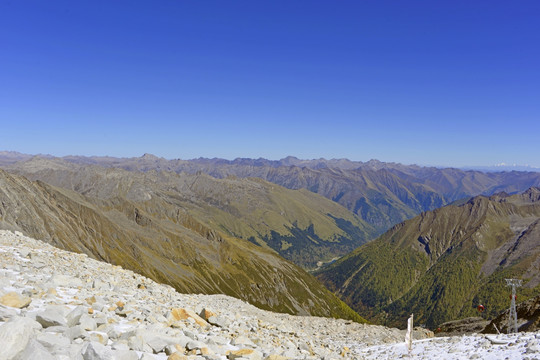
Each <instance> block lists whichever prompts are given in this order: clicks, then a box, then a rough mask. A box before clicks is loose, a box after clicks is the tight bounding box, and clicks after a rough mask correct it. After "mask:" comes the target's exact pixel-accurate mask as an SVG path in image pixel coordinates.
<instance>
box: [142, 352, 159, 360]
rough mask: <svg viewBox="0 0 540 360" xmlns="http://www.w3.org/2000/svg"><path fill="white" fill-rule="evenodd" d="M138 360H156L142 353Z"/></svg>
mask: <svg viewBox="0 0 540 360" xmlns="http://www.w3.org/2000/svg"><path fill="white" fill-rule="evenodd" d="M139 360H156V358H155V357H153V356H152V355H150V354H148V353H144V354H142V356H141V358H140V359H139Z"/></svg>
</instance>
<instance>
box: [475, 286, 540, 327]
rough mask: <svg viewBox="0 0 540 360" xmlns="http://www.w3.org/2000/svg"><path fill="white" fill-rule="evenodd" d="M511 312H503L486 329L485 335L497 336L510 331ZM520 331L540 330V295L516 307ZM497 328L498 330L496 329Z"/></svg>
mask: <svg viewBox="0 0 540 360" xmlns="http://www.w3.org/2000/svg"><path fill="white" fill-rule="evenodd" d="M509 312H510V310H509V309H508V310H506V311H504V312H502V313H501V314H500V315H499V316H497V317H496V318H495V319H493V320H492V321H491V322H490V323H489V324H488V325H487V326H486V327H485V329H484V331H483V332H484V333H487V334H490V333H491V334H495V333H497V329H499V331H500V332H507V331H508V317H509ZM516 312H517V319H518V331H539V330H540V295H539V296H536V297H533V298H531V299H529V300H527V301H523V302H521V303H519V304H517V305H516ZM496 328H497V329H496Z"/></svg>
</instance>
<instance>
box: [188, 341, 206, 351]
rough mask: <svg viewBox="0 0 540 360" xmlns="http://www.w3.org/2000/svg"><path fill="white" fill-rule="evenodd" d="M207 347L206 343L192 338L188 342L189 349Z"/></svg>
mask: <svg viewBox="0 0 540 360" xmlns="http://www.w3.org/2000/svg"><path fill="white" fill-rule="evenodd" d="M205 347H207V346H206V344H205V343H203V342H200V341H195V340H191V341H190V342H188V343H187V344H186V349H187V350H199V349H202V348H205Z"/></svg>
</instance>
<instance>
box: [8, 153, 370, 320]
mask: <svg viewBox="0 0 540 360" xmlns="http://www.w3.org/2000/svg"><path fill="white" fill-rule="evenodd" d="M50 165H51V166H53V164H50ZM55 166H58V167H61V166H63V165H62V164H60V165H58V164H56V165H55ZM49 171H51V174H52V176H59V178H60V179H61V180H62V181H71V180H70V179H71V178H68V177H65V176H63V175H61V168H52V167H49ZM121 172H122V171H121V170H120V171H119V170H114V169H110V170H109V171H107V172H105V173H99V172H96V173H95V174H94V176H92V174H90V173H84V174H82V177H81V179H84V182H82V183H80V182H74V184H73V186H74V187H76V188H77V189H78V190H79V191H80V193H77V192H75V191H72V190H68V189H65V188H60V187H55V186H53V185H50V184H47V183H44V182H42V181H35V182H32V181H30V180H28V179H26V178H25V177H22V176H18V175H13V174H9V173H7V172H5V171H3V170H0V228H1V229H11V230H19V231H21V232H23V233H25V234H27V235H31V236H33V237H37V238H41V239H44V240H46V241H47V242H49V243H51V244H53V245H55V246H57V247H60V248H62V249H66V250H69V251H74V252H78V253H83V254H87V255H89V256H91V257H93V258H96V259H100V260H104V261H107V262H109V263H111V264H117V265H121V266H123V267H125V268H127V269H131V270H133V271H136V272H138V273H140V274H143V275H145V276H148V277H150V278H152V279H154V280H156V281H158V282H161V283H165V284H169V285H172V286H173V287H175V288H176V289H177V290H179V291H183V292H191V293H206V294H214V293H222V294H227V295H231V296H234V297H237V298H240V299H243V300H246V301H249V302H250V303H252V304H254V305H256V306H258V307H260V308H263V309H272V310H275V311H281V312H288V313H292V314H312V315H320V316H337V317H343V318H351V319H355V320H357V321H362V318H360V317H359V316H358V315H357V314H356V313H354V312H353V311H352V310H350V309H349V308H348V307H347V306H346V305H344V304H343V303H342V302H341V301H339V300H338V299H337V298H336V297H335V296H334V295H333V294H332V293H330V292H329V291H328V290H327V289H325V288H324V287H323V286H322V285H321V284H320V283H319V282H318V281H317V280H316V279H315V278H313V277H312V276H311V275H309V274H308V273H306V272H305V271H304V270H302V269H301V268H299V267H298V266H296V265H293V264H292V263H290V262H288V261H286V260H284V259H283V258H281V257H280V256H278V255H277V254H276V253H275V252H274V251H272V250H271V249H267V248H265V247H262V246H257V245H254V244H252V243H250V242H249V241H247V240H242V239H239V238H236V237H233V236H230V235H228V234H227V233H226V232H225V231H221V230H220V228H219V226H216V224H215V223H212V222H211V221H210V220H208V225H207V224H206V223H205V220H206V219H204V218H202V217H201V218H200V219H197V217H196V216H194V215H192V214H195V215H197V214H198V213H197V212H196V211H195V210H197V208H196V206H197V202H196V201H194V200H193V199H196V196H195V195H194V194H195V193H196V192H197V190H193V192H182V191H181V192H178V191H174V189H171V190H170V193H167V192H162V191H164V190H163V189H162V188H159V189H158V190H156V189H155V188H154V187H152V186H151V185H152V184H151V183H152V181H155V179H157V178H159V177H160V176H163V177H168V176H171V175H170V174H164V173H163V174H154V176H153V177H147V176H144V174H141V177H140V178H136V177H135V176H131V175H133V174H131V173H129V174H130V176H128V177H122V175H121ZM102 176H104V177H106V178H110V179H112V180H111V181H110V182H103V181H102V179H101V177H102ZM172 176H173V177H175V178H178V175H176V174H172ZM204 178H208V180H209V181H216V180H215V179H212V178H210V177H206V176H203V183H204ZM177 181H178V184H179V185H178V186H188V185H189V186H188V187H191V188H192V189H197V188H198V186H199V185H196V184H194V183H195V182H197V181H199V180H198V177H197V176H192V177H188V178H184V179H183V180H182V179H177ZM222 182H223V186H227V184H228V183H227V182H226V181H225V180H223V181H222ZM244 182H245V183H246V186H256V183H255V185H254V184H252V183H249V182H248V181H247V180H246V181H244ZM148 183H150V184H148ZM182 184H184V185H182ZM147 185H148V186H147ZM210 188H211V189H214V187H213V186H210ZM151 189H154V190H151ZM263 190H264V189H263ZM261 191H262V190H261ZM83 193H84V194H85V195H83ZM175 196H176V198H177V200H178V201H175ZM192 201H193V202H194V203H195V205H194V207H184V206H182V204H187V203H190V202H192ZM200 206H201V208H200V209H199V210H198V211H200V212H201V213H203V212H204V211H205V210H207V209H208V211H210V208H209V207H208V208H205V207H204V204H202V205H200ZM193 209H195V210H193ZM192 210H193V211H194V212H193V213H192Z"/></svg>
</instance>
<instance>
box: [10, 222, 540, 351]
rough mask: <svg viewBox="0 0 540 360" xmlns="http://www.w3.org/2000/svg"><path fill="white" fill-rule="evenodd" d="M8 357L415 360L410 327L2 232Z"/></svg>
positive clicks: (449, 343) (539, 341)
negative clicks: (291, 304) (177, 285)
mask: <svg viewBox="0 0 540 360" xmlns="http://www.w3.org/2000/svg"><path fill="white" fill-rule="evenodd" d="M0 265H1V266H0V360H7V359H16V360H19V359H20V360H24V359H43V360H49V359H84V360H90V359H91V360H113V359H118V360H131V359H133V360H138V359H140V360H151V359H163V360H165V359H170V360H182V359H190V360H191V359H193V360H214V359H215V360H217V359H252V360H253V359H261V360H262V359H266V360H280V359H325V360H328V359H399V358H409V354H408V352H407V349H406V347H405V344H404V337H405V335H404V331H403V330H398V329H390V328H386V327H383V326H375V325H364V324H357V323H353V322H350V321H345V320H336V319H326V318H319V317H302V316H292V315H286V314H278V313H272V312H268V311H263V310H260V309H257V308H255V307H254V306H252V305H249V304H247V303H245V302H243V301H241V300H238V299H234V298H231V297H228V296H224V295H192V294H180V293H178V292H176V291H175V290H174V289H173V288H172V287H170V286H166V285H161V284H158V283H156V282H154V281H152V280H149V279H147V278H145V277H143V276H141V275H138V274H136V273H134V272H132V271H129V270H125V269H122V268H120V267H118V266H113V265H110V264H107V263H104V262H99V261H96V260H93V259H90V258H88V257H87V256H86V255H81V254H75V253H70V252H66V251H63V250H59V249H57V248H54V247H52V246H50V245H48V244H46V243H44V242H42V241H39V240H34V239H31V238H28V237H25V236H23V235H22V234H21V233H18V232H15V233H13V232H9V231H0ZM414 336H415V339H418V340H415V341H414V343H413V350H412V354H411V358H415V359H531V360H532V359H539V358H540V333H521V334H514V335H497V336H494V335H489V336H485V335H479V334H473V335H469V336H457V337H447V338H430V337H429V336H430V332H429V331H427V330H423V329H418V330H416V331H415V334H414Z"/></svg>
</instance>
